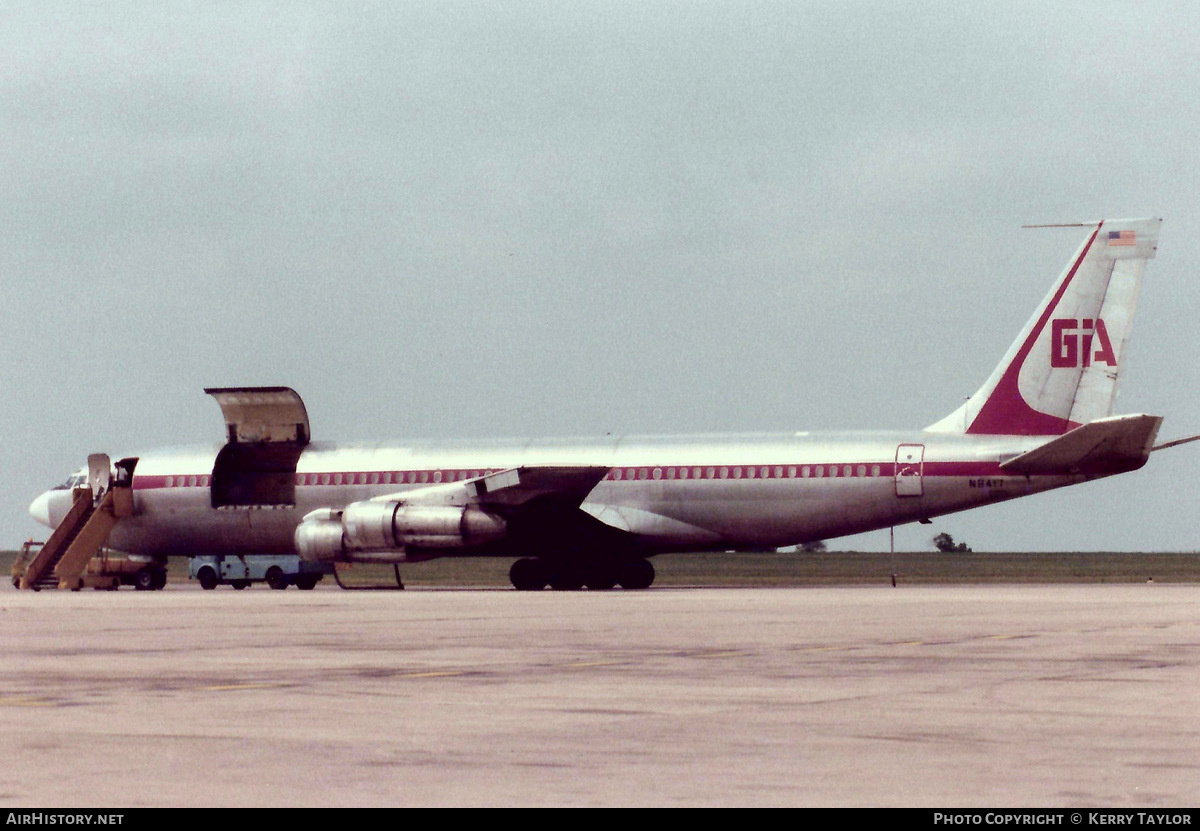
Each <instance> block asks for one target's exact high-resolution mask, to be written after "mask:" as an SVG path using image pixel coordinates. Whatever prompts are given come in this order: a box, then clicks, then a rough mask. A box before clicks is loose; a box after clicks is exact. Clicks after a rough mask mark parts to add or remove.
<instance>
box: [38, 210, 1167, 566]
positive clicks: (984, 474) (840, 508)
mask: <svg viewBox="0 0 1200 831" xmlns="http://www.w3.org/2000/svg"><path fill="white" fill-rule="evenodd" d="M1159 226H1160V220H1159V219H1157V218H1150V219H1134V220H1116V221H1112V220H1109V221H1099V222H1094V223H1086V224H1084V225H1082V226H1081V227H1084V228H1086V229H1087V237H1086V239H1085V240H1084V241H1083V244H1082V246H1081V247H1080V248H1079V250H1078V252H1077V253H1076V254H1075V255H1074V256H1073V257H1072V258H1071V261H1070V262H1069V263H1068V264H1067V267H1066V269H1065V270H1064V271H1063V273H1062V275H1061V276H1060V277H1059V278H1058V280H1056V281H1055V282H1054V284H1053V286H1052V287H1051V289H1050V291H1049V293H1048V294H1047V295H1046V297H1045V299H1043V301H1042V302H1041V304H1040V305H1039V306H1038V307H1037V309H1036V311H1035V312H1034V313H1033V316H1032V317H1031V318H1030V319H1029V321H1028V323H1026V325H1025V327H1024V328H1023V329H1022V330H1021V333H1020V334H1019V335H1018V336H1017V339H1016V340H1015V341H1014V342H1013V344H1012V346H1011V347H1009V349H1008V352H1007V353H1006V354H1005V355H1004V357H1003V359H1002V360H1001V361H1000V363H999V365H998V366H997V367H996V368H995V370H994V371H993V372H992V374H991V375H990V376H989V377H988V379H987V380H986V381H985V382H984V383H983V385H982V386H981V387H980V388H979V390H978V391H977V392H976V393H975V394H974V395H972V396H971V397H970V398H969V399H967V400H966V402H965V403H964V404H963V405H962V406H960V407H959V408H958V409H957V410H955V411H954V412H952V413H950V414H949V415H947V416H946V417H945V418H943V419H941V420H940V421H938V422H936V423H934V424H932V425H930V426H928V427H926V428H924V429H914V430H911V431H908V432H853V433H850V432H831V433H808V432H798V433H783V434H777V435H729V436H683V437H647V436H622V437H604V438H598V439H592V440H580V441H574V440H572V441H567V440H545V441H537V440H520V441H499V442H488V443H477V442H457V443H455V442H396V443H385V444H380V445H370V446H344V445H335V444H330V443H325V442H319V441H311V440H310V434H309V422H308V415H307V413H306V411H305V408H304V404H303V402H302V401H301V399H300V397H299V396H298V395H297V394H296V393H295V392H294V391H293V390H291V389H289V388H287V387H253V388H218V389H209V390H207V392H208V393H209V394H210V395H212V396H213V397H214V398H215V399H216V401H217V403H218V404H219V405H220V407H221V411H222V413H223V415H224V418H225V424H226V430H225V437H224V440H223V441H222V442H220V443H217V444H215V445H211V446H204V447H195V448H190V449H183V450H169V451H159V452H146V453H142V454H138V455H136V456H129V457H127V458H124V459H121V460H120V461H118V462H117V463H116V465H115V472H114V475H115V476H116V477H117V478H118V479H121V480H123V481H124V482H125V485H126V487H129V488H130V489H131V492H132V501H131V508H130V509H129V510H128V512H127V515H125V516H122V517H121V518H120V519H119V520H118V521H116V523H115V525H114V526H113V527H112V530H111V534H110V536H109V538H108V541H109V545H110V546H111V547H112V548H114V549H118V550H121V551H125V552H129V553H133V554H138V555H143V556H147V557H152V558H165V557H169V556H176V555H195V554H227V555H235V554H277V553H288V554H299V555H300V557H301V558H303V559H304V560H307V561H316V562H351V563H354V562H384V563H407V562H417V561H420V560H427V559H431V558H435V557H447V556H504V557H518V558H519V559H516V560H515V562H514V563H513V566H512V570H511V572H510V577H511V579H512V584H513V586H515V587H516V588H517V589H522V590H537V589H542V588H544V587H545V586H547V585H550V586H552V587H553V588H556V589H579V588H582V587H584V586H586V587H588V588H590V589H610V588H613V587H614V586H616V585H620V586H622V587H625V588H644V587H647V586H649V585H650V584H651V582H652V581H653V579H654V569H653V567H652V566H651V564H650V561H649V559H648V558H649V557H650V556H652V555H656V554H661V553H667V552H685V551H714V550H716V551H721V550H746V549H763V548H777V547H782V546H789V545H796V544H800V543H804V542H807V541H812V540H822V539H830V538H834V537H839V536H844V535H848V534H856V533H859V532H862V531H869V530H872V529H881V528H887V527H889V526H895V525H899V524H902V523H908V522H915V521H921V520H928V519H930V518H932V517H935V516H939V515H942V514H948V513H951V512H954V511H962V510H966V509H968V508H975V507H979V506H981V505H988V504H991V503H994V502H1000V501H1004V500H1008V499H1013V498H1015V497H1018V496H1027V495H1029V494H1034V493H1039V492H1041V491H1046V490H1051V489H1053V488H1060V487H1064V486H1066V485H1075V484H1079V483H1081V482H1086V481H1089V480H1092V479H1097V478H1100V477H1104V476H1111V475H1113V474H1117V473H1124V472H1127V471H1132V470H1137V469H1138V468H1140V467H1142V465H1144V464H1145V463H1146V461H1147V459H1148V457H1149V454H1150V452H1151V450H1152V448H1153V445H1154V440H1155V437H1156V435H1157V433H1158V429H1159V425H1160V423H1161V421H1162V419H1161V418H1160V417H1158V416H1151V415H1113V401H1114V397H1115V395H1116V391H1117V384H1118V381H1119V380H1120V374H1121V367H1122V363H1123V358H1124V355H1125V347H1126V343H1127V341H1128V338H1129V333H1130V328H1131V324H1132V322H1133V315H1134V311H1135V309H1136V306H1137V301H1138V293H1139V290H1140V286H1141V280H1142V273H1143V270H1144V268H1145V264H1146V261H1147V260H1148V259H1150V258H1151V257H1153V256H1154V253H1155V249H1156V245H1157V240H1158V233H1159ZM105 472H107V471H105ZM87 479H88V471H87V470H86V469H85V470H83V471H80V472H79V473H77V474H76V475H75V476H74V477H72V479H71V480H68V482H67V483H65V484H64V485H62V486H60V487H59V488H57V489H54V490H50V491H47V492H46V493H43V494H42V495H41V496H39V497H38V498H37V499H36V500H35V501H34V502H33V505H32V506H31V507H30V513H31V514H32V515H33V516H34V517H35V518H36V519H37V520H38V521H39V522H42V523H44V524H46V525H48V526H50V527H54V526H56V525H57V524H58V523H59V522H60V521H61V520H62V519H63V518H64V516H66V515H67V512H68V510H69V509H70V508H71V504H72V503H71V493H72V488H73V487H75V486H78V485H81V484H83V483H85V482H86V481H87Z"/></svg>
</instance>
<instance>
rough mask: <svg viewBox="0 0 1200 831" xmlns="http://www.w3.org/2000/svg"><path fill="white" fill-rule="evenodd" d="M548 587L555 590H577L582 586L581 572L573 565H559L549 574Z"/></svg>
mask: <svg viewBox="0 0 1200 831" xmlns="http://www.w3.org/2000/svg"><path fill="white" fill-rule="evenodd" d="M550 588H552V589H554V590H555V591H556V592H577V591H579V590H580V589H582V588H583V572H582V571H580V570H579V569H577V568H575V567H574V566H564V565H560V566H558V567H557V568H555V569H554V572H553V573H552V574H551V575H550Z"/></svg>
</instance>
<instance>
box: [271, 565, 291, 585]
mask: <svg viewBox="0 0 1200 831" xmlns="http://www.w3.org/2000/svg"><path fill="white" fill-rule="evenodd" d="M267 585H268V586H270V587H271V588H273V589H275V590H276V591H283V590H284V589H286V588H287V587H288V579H287V575H286V574H284V573H283V569H281V568H280V567H279V566H271V567H270V568H269V569H267Z"/></svg>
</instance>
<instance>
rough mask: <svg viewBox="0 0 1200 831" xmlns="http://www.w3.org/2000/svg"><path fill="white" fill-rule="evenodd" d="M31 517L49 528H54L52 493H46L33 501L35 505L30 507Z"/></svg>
mask: <svg viewBox="0 0 1200 831" xmlns="http://www.w3.org/2000/svg"><path fill="white" fill-rule="evenodd" d="M29 515H30V516H31V517H33V518H34V519H36V520H37V521H38V522H40V523H42V525H45V526H46V527H47V528H53V527H54V524H53V523H52V522H50V491H46V492H45V493H43V494H42V495H41V496H39V497H38V498H37V499H35V500H33V504H32V505H30V506H29Z"/></svg>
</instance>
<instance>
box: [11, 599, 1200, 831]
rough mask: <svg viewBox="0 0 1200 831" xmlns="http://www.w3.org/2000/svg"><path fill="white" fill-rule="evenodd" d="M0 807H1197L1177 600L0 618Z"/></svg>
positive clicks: (578, 602) (113, 602)
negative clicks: (1, 762) (0, 771)
mask: <svg viewBox="0 0 1200 831" xmlns="http://www.w3.org/2000/svg"><path fill="white" fill-rule="evenodd" d="M0 627H2V628H0V714H2V715H3V720H4V725H5V728H4V731H3V733H2V734H0V758H3V760H4V773H3V776H0V805H2V806H4V807H8V808H12V807H21V806H25V807H41V808H52V807H86V808H101V807H118V808H119V807H137V806H231V805H232V806H276V805H277V806H353V805H381V806H403V805H579V806H583V805H606V806H607V805H667V806H670V805H801V806H802V805H885V806H929V807H940V808H951V807H1105V806H1114V807H1132V808H1141V807H1180V806H1195V805H1197V804H1200V749H1198V748H1200V648H1198V647H1200V589H1198V588H1197V587H1195V586H1179V585H1173V586H1167V585H1161V584H1157V585H1156V584H1142V585H1088V586H1064V585H1054V586H971V587H907V586H904V585H901V586H900V588H897V589H892V588H890V587H888V586H881V587H877V588H876V587H872V588H805V589H650V590H648V591H641V592H622V591H614V592H590V593H589V592H574V593H556V592H543V593H537V594H532V593H518V592H513V591H413V590H409V591H405V592H386V593H385V592H343V591H340V590H338V589H336V588H333V587H328V586H324V585H322V586H320V587H318V588H317V589H316V590H315V591H311V592H300V591H297V590H295V589H289V590H288V591H286V592H277V591H270V590H268V589H266V588H263V587H254V588H251V589H249V590H247V591H243V592H234V591H232V590H230V589H228V588H221V589H217V590H216V591H211V592H204V591H200V590H198V589H196V588H195V587H194V586H169V587H168V588H167V590H165V591H162V592H147V593H142V592H134V591H131V590H122V591H120V592H115V593H111V592H80V593H70V592H49V591H44V592H40V593H33V592H17V591H15V590H5V591H4V592H3V594H0Z"/></svg>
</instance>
